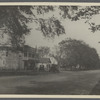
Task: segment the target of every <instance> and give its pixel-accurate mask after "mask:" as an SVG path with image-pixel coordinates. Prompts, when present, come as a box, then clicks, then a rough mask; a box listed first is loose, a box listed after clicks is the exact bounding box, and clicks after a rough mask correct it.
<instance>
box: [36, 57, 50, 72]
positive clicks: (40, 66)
mask: <svg viewBox="0 0 100 100" xmlns="http://www.w3.org/2000/svg"><path fill="white" fill-rule="evenodd" d="M51 65H52V64H51V60H50V58H39V59H38V62H37V63H36V67H37V70H38V71H39V70H43V71H49V69H50V67H51Z"/></svg>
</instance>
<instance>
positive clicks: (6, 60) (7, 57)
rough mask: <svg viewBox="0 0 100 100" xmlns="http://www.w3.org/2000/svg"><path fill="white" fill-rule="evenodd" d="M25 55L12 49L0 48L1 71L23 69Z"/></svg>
mask: <svg viewBox="0 0 100 100" xmlns="http://www.w3.org/2000/svg"><path fill="white" fill-rule="evenodd" d="M22 59H23V54H22V52H21V51H15V50H14V49H13V48H11V47H7V46H0V69H2V70H5V69H7V70H9V69H10V70H11V69H13V70H16V69H23V60H22Z"/></svg>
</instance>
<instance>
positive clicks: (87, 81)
mask: <svg viewBox="0 0 100 100" xmlns="http://www.w3.org/2000/svg"><path fill="white" fill-rule="evenodd" d="M99 81H100V70H95V71H64V72H60V73H54V74H44V75H31V76H4V77H3V76H2V77H0V94H52V95H53V94H65V95H80V94H81V95H88V94H90V93H91V91H92V90H93V88H94V87H95V86H96V85H97V83H98V82H99Z"/></svg>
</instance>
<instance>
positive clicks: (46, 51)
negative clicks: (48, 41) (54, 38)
mask: <svg viewBox="0 0 100 100" xmlns="http://www.w3.org/2000/svg"><path fill="white" fill-rule="evenodd" d="M49 53H50V48H49V47H47V46H41V47H39V48H37V54H38V56H39V57H44V56H48V55H49Z"/></svg>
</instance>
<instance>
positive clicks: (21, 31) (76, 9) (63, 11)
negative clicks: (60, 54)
mask: <svg viewBox="0 0 100 100" xmlns="http://www.w3.org/2000/svg"><path fill="white" fill-rule="evenodd" d="M51 11H52V12H54V11H55V12H56V11H57V12H58V13H59V15H61V17H62V18H63V19H70V20H71V21H77V20H80V19H85V22H86V23H88V24H89V25H90V29H91V31H92V32H95V31H97V30H100V25H96V24H95V23H94V22H91V19H92V17H93V16H95V15H99V14H100V7H99V6H39V5H37V6H0V30H2V33H6V34H8V35H9V37H10V38H9V40H10V43H11V44H12V45H13V46H15V47H18V46H20V45H22V44H24V42H25V39H24V36H25V35H27V34H29V32H30V29H29V27H28V23H29V22H36V23H38V24H39V29H40V31H41V32H42V33H43V35H44V36H45V37H49V38H50V37H54V36H55V35H57V36H59V35H60V34H64V33H65V29H64V27H63V26H62V23H61V19H60V18H59V19H58V18H57V17H55V15H54V13H53V14H52V17H49V18H47V19H45V18H44V17H37V16H36V15H41V14H42V15H44V14H48V13H51ZM33 27H34V26H33ZM1 36H2V37H3V34H1Z"/></svg>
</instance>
